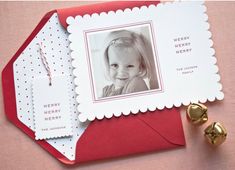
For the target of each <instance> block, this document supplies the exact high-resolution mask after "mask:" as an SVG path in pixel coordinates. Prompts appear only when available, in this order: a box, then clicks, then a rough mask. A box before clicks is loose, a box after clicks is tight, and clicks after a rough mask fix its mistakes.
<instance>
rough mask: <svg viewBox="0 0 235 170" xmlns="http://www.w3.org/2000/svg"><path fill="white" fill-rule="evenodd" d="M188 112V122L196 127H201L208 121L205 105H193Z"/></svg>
mask: <svg viewBox="0 0 235 170" xmlns="http://www.w3.org/2000/svg"><path fill="white" fill-rule="evenodd" d="M186 112H187V118H188V120H190V121H191V122H192V123H193V124H195V125H201V124H203V123H205V122H206V121H207V120H208V115H207V107H206V106H205V105H203V104H199V103H192V104H190V105H189V106H188V108H187V111H186Z"/></svg>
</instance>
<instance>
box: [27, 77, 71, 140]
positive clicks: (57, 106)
mask: <svg viewBox="0 0 235 170" xmlns="http://www.w3.org/2000/svg"><path fill="white" fill-rule="evenodd" d="M69 83H70V82H69V80H68V78H67V76H53V77H52V83H51V84H49V80H48V77H47V76H44V77H37V78H35V79H34V80H33V83H32V99H33V108H34V127H35V136H36V139H37V140H38V139H50V138H57V137H66V136H72V134H73V133H72V121H71V119H72V113H71V109H70V101H71V99H70V98H71V97H70V95H69V90H70V86H69Z"/></svg>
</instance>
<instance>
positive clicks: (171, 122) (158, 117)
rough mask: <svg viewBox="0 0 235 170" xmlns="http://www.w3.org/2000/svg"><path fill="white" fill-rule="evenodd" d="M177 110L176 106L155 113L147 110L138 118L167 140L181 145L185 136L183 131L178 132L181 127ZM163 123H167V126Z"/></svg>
mask: <svg viewBox="0 0 235 170" xmlns="http://www.w3.org/2000/svg"><path fill="white" fill-rule="evenodd" d="M178 112H179V110H178V109H176V108H173V109H164V110H162V111H159V112H158V113H157V114H156V113H153V112H149V113H147V114H145V116H142V117H139V119H140V120H141V121H143V122H144V123H145V124H146V125H147V126H149V127H150V128H152V129H153V130H154V131H155V132H156V133H158V134H159V135H160V136H162V137H163V138H164V139H166V140H167V141H168V142H170V143H173V144H179V145H182V144H184V143H185V138H184V134H183V133H179V132H180V131H182V129H183V127H182V122H181V117H180V114H178ZM165 124H168V126H165Z"/></svg>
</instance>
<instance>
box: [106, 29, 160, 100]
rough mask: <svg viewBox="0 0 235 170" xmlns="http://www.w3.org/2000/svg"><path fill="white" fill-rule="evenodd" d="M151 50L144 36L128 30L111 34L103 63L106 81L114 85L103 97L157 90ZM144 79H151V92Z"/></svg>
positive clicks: (108, 88) (108, 86)
mask: <svg viewBox="0 0 235 170" xmlns="http://www.w3.org/2000/svg"><path fill="white" fill-rule="evenodd" d="M150 47H151V46H150V43H149V42H148V41H147V39H146V38H145V37H144V36H143V35H141V34H137V33H135V32H132V31H127V30H120V31H113V32H111V33H109V35H108V37H107V40H106V46H105V51H104V62H105V69H106V74H107V75H106V77H107V78H108V80H110V81H112V84H111V85H107V86H105V87H104V88H103V95H102V97H109V96H115V95H121V94H129V93H134V92H141V91H146V90H150V89H154V88H157V86H158V85H157V82H156V76H152V75H153V71H152V70H155V65H154V60H153V53H152V50H151V48H150ZM155 74H156V73H155ZM154 77H155V78H154ZM144 78H148V80H149V88H148V86H147V85H146V83H145V81H144ZM153 81H155V82H153ZM152 82H153V83H152Z"/></svg>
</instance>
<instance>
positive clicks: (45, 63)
mask: <svg viewBox="0 0 235 170" xmlns="http://www.w3.org/2000/svg"><path fill="white" fill-rule="evenodd" d="M38 45H39V52H40V57H41V60H42V63H43V65H44V67H45V69H46V71H47V76H48V78H49V86H51V85H52V83H51V70H50V67H49V64H48V62H47V59H46V57H45V54H44V52H43V50H42V46H43V45H42V42H41V43H38Z"/></svg>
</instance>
